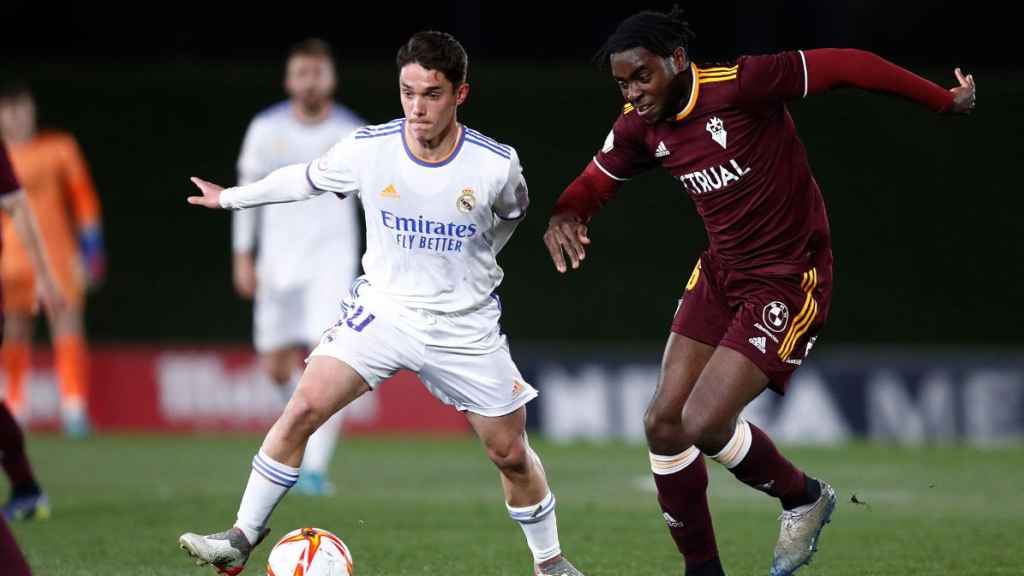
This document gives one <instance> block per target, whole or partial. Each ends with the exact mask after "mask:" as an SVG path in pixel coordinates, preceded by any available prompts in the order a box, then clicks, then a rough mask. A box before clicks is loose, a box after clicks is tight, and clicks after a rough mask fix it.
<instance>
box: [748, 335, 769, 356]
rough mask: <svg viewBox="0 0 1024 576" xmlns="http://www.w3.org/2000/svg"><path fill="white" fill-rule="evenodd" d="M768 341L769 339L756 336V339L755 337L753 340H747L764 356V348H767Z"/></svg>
mask: <svg viewBox="0 0 1024 576" xmlns="http://www.w3.org/2000/svg"><path fill="white" fill-rule="evenodd" d="M767 340H768V339H767V338H765V337H764V336H754V337H753V338H751V339H750V340H747V342H750V343H751V344H753V345H754V348H757V350H758V351H759V352H760V353H761V354H764V353H765V348H764V346H765V344H767Z"/></svg>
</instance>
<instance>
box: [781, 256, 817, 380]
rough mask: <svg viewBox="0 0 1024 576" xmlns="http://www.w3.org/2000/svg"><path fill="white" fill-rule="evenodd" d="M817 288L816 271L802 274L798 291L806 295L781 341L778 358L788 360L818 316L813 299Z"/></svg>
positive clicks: (815, 302)
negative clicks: (802, 304) (801, 306)
mask: <svg viewBox="0 0 1024 576" xmlns="http://www.w3.org/2000/svg"><path fill="white" fill-rule="evenodd" d="M817 287H818V269H817V268H811V269H810V270H808V271H807V272H804V277H803V280H802V281H801V282H800V289H801V290H802V291H804V292H806V293H807V296H806V298H804V307H803V308H802V309H801V310H800V313H799V314H797V315H796V318H794V319H793V323H792V324H791V325H790V327H789V332H787V333H786V337H785V338H783V339H782V344H781V345H780V346H779V358H781V359H782V360H784V361H785V360H788V359H789V355H790V354H792V353H793V348H794V347H795V346H796V343H797V341H798V340H800V338H801V337H802V336H803V335H804V334H805V333H807V329H808V328H810V327H811V324H812V323H813V322H814V318H815V317H816V316H817V315H818V302H817V301H816V300H815V299H814V289H815V288H817Z"/></svg>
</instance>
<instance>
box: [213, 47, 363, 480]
mask: <svg viewBox="0 0 1024 576" xmlns="http://www.w3.org/2000/svg"><path fill="white" fill-rule="evenodd" d="M284 87H285V91H286V92H287V93H288V100H286V101H284V102H280V103H278V104H276V105H274V106H272V107H270V108H268V109H267V110H264V111H263V112H261V113H259V114H258V115H257V116H256V117H255V118H253V120H252V122H251V123H250V124H249V129H248V131H247V132H246V134H245V141H244V142H243V143H242V152H241V155H240V156H239V158H238V180H239V184H240V185H244V184H249V183H251V182H255V181H257V180H259V179H261V178H263V177H264V176H266V175H267V174H270V173H271V172H273V171H274V170H276V169H278V168H281V167H283V166H287V165H289V164H296V163H300V162H309V161H310V160H313V159H315V158H318V157H319V156H320V155H322V154H323V153H324V152H326V151H327V150H328V149H329V148H330V147H331V146H332V145H333V144H334V143H335V142H337V141H339V140H341V139H342V138H344V137H345V136H347V135H348V134H349V133H350V132H352V131H353V130H355V129H356V128H358V127H359V126H361V125H362V124H363V121H362V119H360V118H359V117H357V116H356V115H355V114H353V113H352V112H351V111H349V110H348V109H347V108H345V107H344V106H340V105H338V104H336V103H335V102H334V101H333V96H334V90H335V87H336V80H335V65H334V59H333V56H332V54H331V48H330V46H329V45H328V44H327V43H325V42H323V41H322V40H319V39H307V40H304V41H302V42H300V43H298V44H296V45H295V46H293V47H292V49H291V51H290V52H289V54H288V61H287V66H286V69H285V78H284ZM357 208H358V207H357V206H356V205H355V204H354V203H353V202H339V201H338V199H337V198H334V197H333V196H332V195H325V196H323V197H321V198H316V199H314V200H311V201H309V202H299V203H294V204H278V205H274V206H262V207H257V208H250V209H248V210H240V211H237V212H235V213H234V220H233V238H232V242H233V248H234V283H235V289H236V290H237V292H238V294H239V295H240V296H241V297H242V298H245V299H255V302H254V306H253V312H254V319H253V340H254V343H255V346H256V350H257V351H258V352H259V353H260V355H261V357H262V358H261V360H262V364H263V368H264V370H265V371H266V373H267V374H268V375H269V377H270V378H271V380H272V381H273V382H274V383H275V384H277V385H278V386H281V387H284V388H285V396H284V397H285V398H287V397H288V396H289V395H290V394H291V387H292V385H293V384H294V383H295V382H297V381H298V376H299V375H300V374H301V370H302V364H303V359H304V358H305V356H306V354H307V353H308V352H309V351H310V350H312V349H313V348H314V347H315V346H316V344H317V343H318V342H319V341H320V336H321V334H322V333H323V331H324V329H326V328H327V327H328V321H329V319H330V318H334V317H336V316H337V315H338V313H339V310H340V307H339V306H340V300H339V298H338V294H339V291H338V287H339V286H348V285H350V284H351V283H352V281H353V280H354V279H355V277H356V274H357V273H358V268H359V248H360V229H359V223H358V221H359V220H358V218H357V214H356V212H357ZM257 246H258V249H257ZM257 251H258V255H257V256H255V257H254V253H256V252H257ZM340 417H341V415H340V412H339V413H338V414H336V415H335V416H334V417H333V418H331V420H329V421H328V422H326V423H325V424H324V425H323V426H322V427H321V428H320V429H319V430H318V431H317V432H316V433H315V434H314V435H313V436H312V437H311V438H310V440H309V445H308V446H307V447H306V455H305V458H304V459H303V461H302V476H301V477H300V479H299V483H298V484H296V486H295V488H296V489H297V490H298V491H299V492H304V493H308V494H327V493H330V492H331V491H332V486H331V484H330V482H328V481H327V477H326V473H327V465H328V463H329V462H330V457H331V454H332V453H333V452H334V446H335V443H336V442H337V438H338V433H339V424H340Z"/></svg>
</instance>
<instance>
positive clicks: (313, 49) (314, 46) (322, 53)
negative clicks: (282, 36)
mask: <svg viewBox="0 0 1024 576" xmlns="http://www.w3.org/2000/svg"><path fill="white" fill-rule="evenodd" d="M294 56H319V57H322V58H327V59H328V60H330V61H331V62H334V51H333V50H331V45H330V44H328V43H327V42H325V41H323V40H321V39H319V38H306V39H305V40H302V41H300V42H296V43H295V44H292V47H291V48H290V49H289V50H288V58H289V59H291V58H292V57H294Z"/></svg>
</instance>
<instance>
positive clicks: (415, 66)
mask: <svg viewBox="0 0 1024 576" xmlns="http://www.w3.org/2000/svg"><path fill="white" fill-rule="evenodd" d="M397 64H398V68H399V86H400V93H401V101H402V107H403V109H404V111H405V117H404V118H402V119H398V120H395V121H393V122H389V123H387V124H382V125H378V126H367V127H365V128H362V129H360V130H357V131H356V132H355V133H354V134H352V135H351V136H349V137H347V138H345V139H344V140H342V141H340V142H339V143H337V144H336V145H335V146H334V147H333V148H331V150H330V151H329V152H328V153H327V154H325V155H323V156H322V157H321V158H320V159H319V160H315V161H313V162H310V163H309V164H308V165H307V164H295V165H292V166H287V167H284V168H281V169H279V170H276V171H274V172H273V173H271V174H270V175H269V176H267V177H266V178H264V179H263V180H260V181H259V182H254V183H252V184H249V185H246V186H241V187H237V188H229V189H226V190H225V189H223V188H221V187H220V186H217V185H216V184H212V183H210V182H206V181H204V180H200V179H198V178H193V179H192V180H193V182H194V183H195V184H196V186H197V187H199V189H200V190H201V191H202V194H203V195H202V196H193V197H190V198H189V199H188V201H189V202H190V203H192V204H197V205H201V206H205V207H208V208H228V209H240V208H245V207H248V206H255V205H261V204H268V203H275V202H294V201H299V200H305V199H308V198H312V197H315V196H318V195H321V194H324V193H333V194H331V195H337V196H340V197H343V198H344V197H346V196H350V195H356V196H358V197H359V198H360V199H361V200H362V205H363V211H364V215H365V222H366V234H367V241H366V244H367V247H366V254H365V255H364V256H363V268H364V269H365V271H366V274H365V275H364V276H362V277H361V278H359V279H358V280H356V282H355V283H354V284H353V286H352V290H351V292H350V296H349V298H348V300H346V302H345V304H344V311H343V313H342V316H341V319H340V320H338V322H337V325H336V326H335V327H334V328H333V329H331V330H329V331H328V332H327V333H325V335H324V337H323V338H322V339H321V341H320V345H319V346H317V348H316V349H315V350H313V352H312V354H311V355H310V358H309V362H308V364H307V366H306V370H305V372H304V373H303V375H302V378H301V380H300V381H299V386H298V388H297V389H296V391H295V393H294V394H293V395H292V398H291V400H290V401H289V402H288V405H287V406H286V407H285V409H284V412H283V413H282V414H281V417H280V418H279V419H278V420H277V422H276V423H275V424H274V425H273V427H272V428H271V429H270V432H268V434H267V436H266V438H265V439H264V441H263V446H262V448H261V449H260V451H259V453H257V454H256V456H255V457H254V458H253V463H252V472H251V474H250V476H249V483H248V485H247V486H246V489H245V493H244V495H243V496H242V502H241V505H240V506H239V510H238V516H237V520H236V522H235V525H234V526H233V527H232V528H230V529H229V530H227V531H224V532H220V533H217V534H211V535H208V536H201V535H198V534H192V533H188V534H183V535H182V536H181V538H180V539H179V544H180V546H181V547H182V548H184V549H185V550H186V551H187V552H188V553H189V554H190V555H191V556H192V557H193V558H195V559H196V562H197V563H198V564H207V563H209V564H212V565H214V567H216V568H217V569H218V570H219V571H220V572H222V573H225V574H230V575H234V574H237V573H238V572H240V571H241V570H242V568H243V567H244V566H245V562H246V561H247V560H248V558H249V554H250V552H251V551H252V548H253V547H254V546H255V545H256V544H259V542H260V541H261V540H262V539H263V538H264V537H265V536H266V534H267V532H268V529H267V527H266V524H267V520H268V518H269V517H270V514H271V512H272V511H273V509H274V507H275V506H276V505H277V503H278V502H279V501H280V500H281V498H282V497H283V496H284V494H285V493H286V492H287V491H288V489H289V487H291V486H292V485H293V484H294V483H295V481H296V479H297V477H298V472H299V470H298V468H296V467H297V466H298V465H299V463H300V461H301V460H302V454H303V449H304V447H305V444H306V439H307V438H308V437H309V435H310V434H311V433H312V432H313V430H315V429H316V428H317V427H318V426H319V425H320V424H321V423H323V422H324V421H325V420H327V418H329V417H330V416H331V415H332V414H334V413H335V412H336V411H338V410H340V409H341V408H343V407H344V406H346V405H347V404H349V403H350V402H352V401H353V400H355V399H356V398H358V397H359V396H360V395H361V394H363V393H365V392H367V391H370V390H372V389H373V388H374V387H376V386H377V385H378V384H379V383H380V382H381V381H382V380H384V379H385V378H387V377H388V376H390V375H392V374H394V373H395V372H397V371H398V370H400V369H409V370H412V371H414V372H416V373H418V374H419V376H420V379H421V380H422V381H423V382H424V384H425V385H426V386H427V387H428V388H429V389H430V391H431V392H432V393H433V394H434V395H435V396H436V397H437V398H438V399H440V400H441V401H443V402H445V403H447V404H451V405H453V406H455V407H456V408H457V409H459V410H460V411H462V412H464V413H465V414H466V418H467V419H468V420H469V423H470V424H471V426H472V427H473V429H474V430H475V431H476V433H477V435H478V436H479V437H480V439H481V440H482V442H483V444H484V446H485V448H486V450H487V454H488V456H489V457H490V458H491V460H492V461H493V462H494V464H495V465H496V466H497V467H498V470H499V472H500V476H501V483H502V487H503V489H504V495H505V501H506V505H507V507H508V511H509V514H510V515H511V517H512V519H513V520H515V521H517V522H519V524H520V525H521V527H522V529H523V532H524V534H525V536H526V541H527V544H528V546H529V548H530V551H531V552H532V553H533V560H534V573H535V574H537V575H542V576H548V575H551V576H555V575H557V576H576V575H579V574H581V573H580V572H579V571H578V570H577V569H576V568H574V567H573V566H572V564H570V563H569V562H568V560H566V559H565V558H564V557H563V556H562V553H561V548H560V546H559V542H558V531H557V527H556V521H555V514H554V509H555V498H554V496H553V495H552V494H551V491H550V490H549V488H548V484H547V479H546V477H545V474H544V468H543V466H542V464H541V462H540V458H539V457H538V456H537V454H536V453H535V452H534V451H533V450H532V449H531V447H530V445H529V443H528V442H527V438H526V432H525V430H526V408H525V405H526V403H527V402H529V401H530V400H532V399H533V398H534V397H535V396H536V395H537V391H536V390H534V388H533V387H532V386H530V385H529V384H528V383H526V382H525V381H524V380H523V377H522V375H521V374H520V373H519V370H518V369H517V368H516V365H515V363H514V362H513V361H512V358H511V356H510V355H509V349H508V344H507V342H506V340H505V336H504V335H503V334H501V331H500V327H499V326H498V321H499V318H500V316H501V304H500V302H499V300H498V298H497V296H495V294H494V289H495V288H496V287H497V286H498V284H499V283H500V282H501V279H502V276H503V272H502V270H501V268H500V267H499V266H498V264H497V261H496V255H497V253H498V252H499V251H500V250H501V248H502V247H503V246H504V245H505V243H506V242H507V241H508V239H509V237H510V236H511V235H512V232H513V230H514V229H515V227H516V225H517V223H518V221H519V220H520V219H521V218H522V217H523V216H524V215H525V210H526V207H527V205H528V203H529V199H528V194H527V188H526V182H525V180H524V179H523V175H522V169H521V167H520V165H519V158H518V155H517V154H516V151H515V150H514V149H513V148H511V147H509V146H505V145H503V144H500V143H498V142H496V141H494V140H492V139H490V138H488V137H486V136H484V135H482V134H480V133H479V132H477V131H475V130H472V129H470V128H468V127H466V126H464V125H462V124H460V123H459V122H458V121H457V119H456V110H457V108H458V106H459V105H460V104H462V103H463V102H464V101H465V100H466V97H467V96H468V94H469V85H468V84H467V83H466V71H467V68H468V58H467V56H466V52H465V50H464V49H463V48H462V46H461V45H460V44H459V43H458V41H457V40H455V38H453V37H452V36H450V35H448V34H445V33H441V32H433V31H428V32H419V33H417V34H415V35H413V37H412V38H410V39H409V41H408V42H407V43H406V44H405V45H404V46H402V48H401V49H400V50H399V52H398V57H397Z"/></svg>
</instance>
